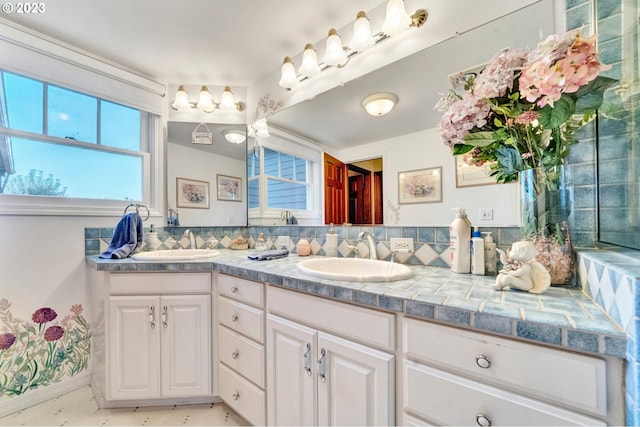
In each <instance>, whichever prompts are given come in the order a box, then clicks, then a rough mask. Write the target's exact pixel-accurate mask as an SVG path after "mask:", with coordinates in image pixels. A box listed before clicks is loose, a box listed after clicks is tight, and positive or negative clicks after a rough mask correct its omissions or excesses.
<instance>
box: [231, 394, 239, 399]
mask: <svg viewBox="0 0 640 427" xmlns="http://www.w3.org/2000/svg"><path fill="white" fill-rule="evenodd" d="M231 397H233V400H238V399H240V393H233V394H232V395H231Z"/></svg>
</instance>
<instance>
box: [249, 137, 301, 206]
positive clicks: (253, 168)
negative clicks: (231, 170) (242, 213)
mask: <svg viewBox="0 0 640 427" xmlns="http://www.w3.org/2000/svg"><path fill="white" fill-rule="evenodd" d="M258 152H259V153H260V154H259V155H256V154H254V152H253V151H252V152H249V154H248V156H247V177H248V207H249V209H251V208H260V207H261V202H262V203H263V205H262V206H263V208H266V209H263V210H267V209H272V210H277V212H280V211H282V210H296V211H310V210H312V203H311V200H312V197H311V194H312V185H311V183H312V181H313V179H312V170H313V168H314V163H313V162H312V161H310V160H306V159H303V158H301V157H297V156H294V155H292V154H288V153H285V152H282V151H276V150H274V149H271V148H266V147H261V148H260V149H259V151H258ZM261 160H262V161H261ZM261 165H262V171H263V172H262V173H260V171H261ZM261 178H262V179H263V182H264V192H265V194H264V199H262V200H261V197H260V190H261V188H263V187H261V185H260V182H261V181H260V180H261Z"/></svg>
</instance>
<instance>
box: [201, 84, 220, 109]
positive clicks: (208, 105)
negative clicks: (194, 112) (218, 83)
mask: <svg viewBox="0 0 640 427" xmlns="http://www.w3.org/2000/svg"><path fill="white" fill-rule="evenodd" d="M197 107H198V108H199V109H201V110H202V111H204V112H205V113H211V112H213V110H215V109H216V106H215V104H214V103H213V99H211V93H209V88H207V87H206V86H202V87H201V88H200V101H198V105H197Z"/></svg>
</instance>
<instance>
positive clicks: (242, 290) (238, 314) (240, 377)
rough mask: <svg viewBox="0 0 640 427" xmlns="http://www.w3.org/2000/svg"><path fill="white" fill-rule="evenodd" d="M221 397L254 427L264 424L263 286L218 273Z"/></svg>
mask: <svg viewBox="0 0 640 427" xmlns="http://www.w3.org/2000/svg"><path fill="white" fill-rule="evenodd" d="M216 282H217V289H218V297H217V304H218V313H217V318H218V349H217V351H218V358H219V360H220V363H219V366H218V369H219V378H220V382H219V388H220V397H221V398H222V399H223V400H224V401H225V402H226V403H227V404H228V405H229V406H230V407H231V408H232V409H233V410H234V411H236V412H237V413H238V414H239V415H240V416H242V417H243V418H245V419H246V420H247V421H249V422H250V423H251V424H253V425H265V423H266V396H265V390H264V389H265V347H264V342H265V337H264V334H265V313H264V285H263V284H262V283H258V282H253V281H250V280H245V279H241V278H238V277H233V276H228V275H224V274H218V275H217V276H216Z"/></svg>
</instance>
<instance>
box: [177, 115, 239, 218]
mask: <svg viewBox="0 0 640 427" xmlns="http://www.w3.org/2000/svg"><path fill="white" fill-rule="evenodd" d="M230 131H236V132H239V134H240V135H243V136H244V137H245V140H244V141H242V142H239V143H238V142H237V141H238V139H233V138H235V137H233V136H230V134H232V133H233V132H230ZM225 136H227V138H229V139H232V140H233V141H236V142H229V141H228V139H225ZM209 137H210V138H211V143H210V144H209ZM166 152H167V174H166V176H167V206H168V208H169V209H174V210H176V211H177V213H178V221H179V225H182V226H190V227H191V226H203V225H206V226H231V225H240V226H244V225H247V197H246V188H247V187H246V185H247V180H246V163H245V162H246V152H247V143H246V126H245V125H238V124H221V123H191V122H175V121H170V122H168V124H167V151H166ZM178 184H179V185H178ZM190 189H191V190H192V191H189V190H190ZM196 193H197V197H195V196H193V194H196ZM203 193H206V194H203Z"/></svg>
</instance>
